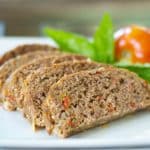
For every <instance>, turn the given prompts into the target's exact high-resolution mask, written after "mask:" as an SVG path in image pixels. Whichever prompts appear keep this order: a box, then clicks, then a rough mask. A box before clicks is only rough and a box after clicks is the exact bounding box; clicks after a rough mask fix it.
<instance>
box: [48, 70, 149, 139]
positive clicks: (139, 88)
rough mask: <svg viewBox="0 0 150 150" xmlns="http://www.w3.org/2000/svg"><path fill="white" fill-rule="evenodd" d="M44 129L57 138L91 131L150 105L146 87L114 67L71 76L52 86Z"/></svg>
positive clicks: (131, 74)
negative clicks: (48, 116) (48, 117)
mask: <svg viewBox="0 0 150 150" xmlns="http://www.w3.org/2000/svg"><path fill="white" fill-rule="evenodd" d="M48 95H49V96H48V97H47V103H48V105H49V106H48V108H49V111H50V114H51V118H50V119H49V122H50V123H51V124H46V128H47V130H48V131H49V132H51V131H53V132H54V133H55V134H57V135H58V136H60V137H67V136H70V135H72V134H75V133H77V132H81V131H83V130H86V129H89V128H93V127H95V126H98V125H101V124H104V123H106V122H109V121H111V120H114V119H117V118H120V117H123V116H124V115H127V114H129V113H133V112H136V111H138V110H141V109H145V108H146V107H148V106H150V89H149V88H148V84H147V83H146V82H145V81H144V80H142V79H140V78H139V77H138V76H137V75H136V74H134V73H132V72H129V71H127V70H123V69H117V68H106V67H105V68H100V69H95V70H91V71H83V72H80V73H74V74H71V75H68V76H65V77H63V78H61V79H60V80H59V81H58V82H57V83H55V84H53V86H52V87H51V89H50V92H49V94H48Z"/></svg>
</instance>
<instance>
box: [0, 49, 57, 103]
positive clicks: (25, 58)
mask: <svg viewBox="0 0 150 150" xmlns="http://www.w3.org/2000/svg"><path fill="white" fill-rule="evenodd" d="M47 55H50V56H51V55H52V56H53V55H60V52H58V51H55V52H50V51H35V52H30V53H27V54H23V55H19V56H17V57H15V58H12V59H10V60H8V61H6V62H5V63H4V64H3V65H2V66H1V67H0V92H1V90H2V87H3V84H4V83H5V80H6V79H7V78H8V77H9V76H10V75H11V73H12V72H14V71H15V70H16V69H17V68H19V67H20V66H22V65H23V64H26V63H28V62H30V61H31V60H34V59H38V58H41V57H47ZM0 97H1V95H0ZM0 101H1V99H0Z"/></svg>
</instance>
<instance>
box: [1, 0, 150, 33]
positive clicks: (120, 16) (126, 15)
mask: <svg viewBox="0 0 150 150" xmlns="http://www.w3.org/2000/svg"><path fill="white" fill-rule="evenodd" d="M104 12H109V13H110V14H111V16H112V18H113V22H114V24H115V28H119V27H121V26H126V25H128V24H133V23H134V24H135V23H138V24H141V25H147V26H150V0H0V36H3V35H7V36H40V35H42V32H41V30H42V28H43V27H44V26H52V27H55V28H61V29H64V30H67V31H73V32H77V33H82V34H84V35H87V36H88V35H91V34H92V33H93V31H94V30H95V28H96V26H97V25H98V23H99V20H100V18H101V16H102V14H103V13H104Z"/></svg>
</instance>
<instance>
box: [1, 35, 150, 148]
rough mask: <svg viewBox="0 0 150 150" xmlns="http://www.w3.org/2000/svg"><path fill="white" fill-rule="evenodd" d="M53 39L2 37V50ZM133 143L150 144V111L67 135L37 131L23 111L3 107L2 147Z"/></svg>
mask: <svg viewBox="0 0 150 150" xmlns="http://www.w3.org/2000/svg"><path fill="white" fill-rule="evenodd" d="M35 42H37V43H39V42H40V43H53V42H52V41H50V40H49V39H46V38H0V48H1V50H0V53H1V54H2V53H4V51H7V50H8V49H9V48H12V47H14V46H16V45H18V44H21V43H35ZM120 146H124V147H132V146H150V114H149V112H148V111H147V112H146V111H145V112H141V113H138V114H136V115H132V116H127V117H125V118H123V119H120V120H117V121H114V122H111V123H109V124H107V125H104V126H102V127H97V128H95V129H90V130H88V131H85V132H83V133H80V134H78V135H75V136H72V137H70V138H67V139H60V138H57V137H56V136H49V135H48V134H47V133H46V131H44V130H43V131H38V132H36V133H34V132H33V131H32V129H31V126H30V124H29V123H28V121H27V120H26V119H24V118H23V117H22V114H21V113H20V112H7V111H5V110H3V109H2V107H0V147H47V148H48V147H49V148H50V147H75V148H77V147H80V148H81V147H120Z"/></svg>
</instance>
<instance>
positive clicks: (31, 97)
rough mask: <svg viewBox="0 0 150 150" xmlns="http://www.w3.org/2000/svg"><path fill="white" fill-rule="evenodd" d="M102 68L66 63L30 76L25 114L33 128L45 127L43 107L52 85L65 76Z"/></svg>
mask: <svg viewBox="0 0 150 150" xmlns="http://www.w3.org/2000/svg"><path fill="white" fill-rule="evenodd" d="M101 66H105V65H103V64H99V63H95V62H89V61H78V62H65V63H59V64H54V65H52V66H51V67H47V68H41V69H39V70H37V71H35V72H33V73H32V74H31V75H30V76H28V77H27V79H26V81H25V82H26V84H25V87H24V89H25V94H24V107H23V113H24V115H25V116H26V118H27V119H28V120H29V121H30V122H31V123H32V126H33V128H34V129H35V128H36V127H44V126H45V125H44V120H43V108H42V105H43V103H44V100H45V98H46V96H47V93H48V91H49V88H50V87H51V85H52V84H54V83H55V82H57V81H58V80H59V79H60V78H61V77H63V76H64V75H68V74H71V73H74V72H79V71H81V70H90V69H94V68H99V67H101ZM45 113H46V112H45ZM46 115H47V113H46Z"/></svg>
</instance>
